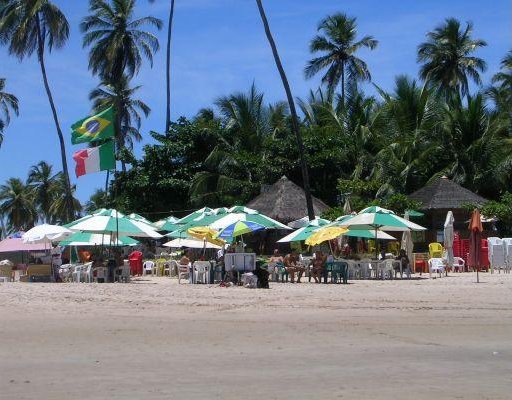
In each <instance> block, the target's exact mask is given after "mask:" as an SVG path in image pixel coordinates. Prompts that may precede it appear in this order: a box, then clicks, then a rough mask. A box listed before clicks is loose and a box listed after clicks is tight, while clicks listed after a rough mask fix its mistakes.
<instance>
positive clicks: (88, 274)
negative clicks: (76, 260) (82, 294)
mask: <svg viewBox="0 0 512 400" xmlns="http://www.w3.org/2000/svg"><path fill="white" fill-rule="evenodd" d="M82 274H83V280H84V282H87V283H91V282H92V278H93V277H92V262H89V263H87V264H84V268H83V269H82Z"/></svg>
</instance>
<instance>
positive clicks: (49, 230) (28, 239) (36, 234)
mask: <svg viewBox="0 0 512 400" xmlns="http://www.w3.org/2000/svg"><path fill="white" fill-rule="evenodd" d="M72 233H73V232H71V231H70V230H69V229H67V228H65V227H63V226H59V225H49V224H42V225H38V226H34V227H33V228H32V229H30V230H28V231H27V232H25V233H24V234H23V235H22V239H23V243H32V244H34V243H51V242H57V241H59V240H62V239H65V238H66V237H68V236H70V235H71V234H72Z"/></svg>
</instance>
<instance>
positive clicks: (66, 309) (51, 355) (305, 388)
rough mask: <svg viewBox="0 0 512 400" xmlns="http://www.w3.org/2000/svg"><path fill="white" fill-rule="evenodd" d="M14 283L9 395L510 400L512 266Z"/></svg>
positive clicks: (4, 386)
mask: <svg viewBox="0 0 512 400" xmlns="http://www.w3.org/2000/svg"><path fill="white" fill-rule="evenodd" d="M475 282H476V280H475V275H474V274H462V275H456V274H454V275H453V276H449V277H447V278H442V279H435V280H429V279H420V280H412V281H407V280H403V281H401V280H396V281H354V282H351V284H349V285H315V284H312V283H302V284H295V285H292V284H275V283H271V288H270V290H250V289H245V288H242V287H231V288H221V287H217V286H202V285H194V286H190V285H187V284H185V285H183V284H182V285H178V284H177V282H176V280H174V279H173V280H171V279H169V278H156V277H155V278H144V279H137V280H134V281H133V282H132V283H131V284H23V283H3V284H0V321H1V322H0V334H1V337H2V345H1V346H0V388H1V389H0V399H20V400H21V399H39V400H41V399H53V400H58V399H66V400H67V399H247V400H249V399H262V398H263V399H290V398H293V399H312V398H317V399H411V398H413V399H415V400H419V399H510V398H511V394H510V393H511V389H512V301H511V300H512V275H503V274H501V275H498V274H494V275H490V274H482V275H481V283H480V284H476V283H475Z"/></svg>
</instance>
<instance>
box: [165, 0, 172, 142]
mask: <svg viewBox="0 0 512 400" xmlns="http://www.w3.org/2000/svg"><path fill="white" fill-rule="evenodd" d="M173 19H174V0H171V8H170V10H169V23H168V26H167V55H166V57H165V63H166V75H165V78H166V79H165V82H166V89H167V93H166V94H167V96H166V101H167V104H166V113H165V132H168V131H169V129H170V124H171V39H172V22H173Z"/></svg>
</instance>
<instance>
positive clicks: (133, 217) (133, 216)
mask: <svg viewBox="0 0 512 400" xmlns="http://www.w3.org/2000/svg"><path fill="white" fill-rule="evenodd" d="M126 217H127V218H129V219H131V220H134V221H139V222H143V223H145V224H146V225H149V226H151V227H153V228H156V226H155V225H154V224H153V222H151V221H150V220H149V219H147V218H144V217H143V216H142V215H139V214H135V213H131V214H128V215H127V216H126Z"/></svg>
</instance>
